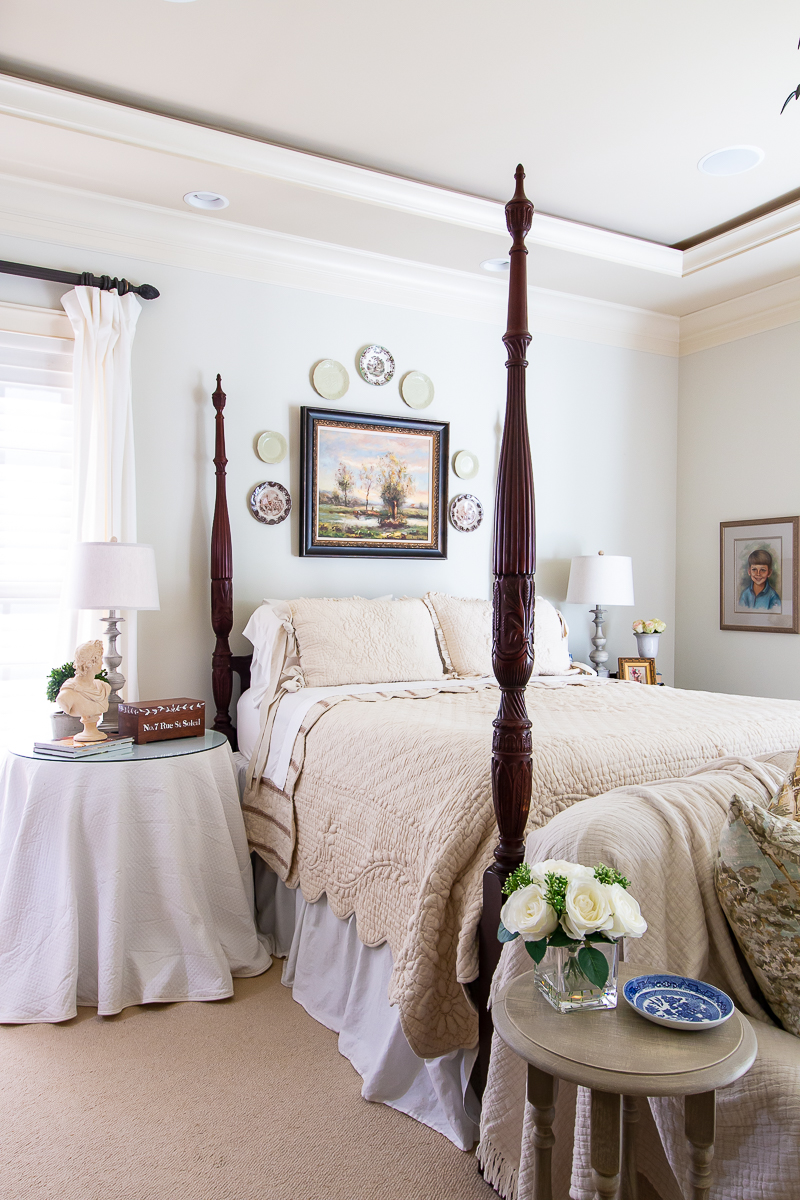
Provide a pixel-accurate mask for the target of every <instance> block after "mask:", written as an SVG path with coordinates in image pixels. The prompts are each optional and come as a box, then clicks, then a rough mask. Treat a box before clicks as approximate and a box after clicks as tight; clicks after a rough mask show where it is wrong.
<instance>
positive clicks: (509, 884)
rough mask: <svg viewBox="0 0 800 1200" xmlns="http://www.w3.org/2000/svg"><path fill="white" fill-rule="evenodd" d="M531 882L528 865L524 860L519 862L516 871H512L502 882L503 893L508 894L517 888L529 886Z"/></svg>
mask: <svg viewBox="0 0 800 1200" xmlns="http://www.w3.org/2000/svg"><path fill="white" fill-rule="evenodd" d="M532 883H533V880H532V879H531V869H530V867H529V866H528V864H527V863H526V862H524V863H520V864H519V866H518V867H517V869H516V871H512V872H511V874H510V875H509V877H508V879H507V880H506V881H505V883H504V884H503V895H504V896H510V895H511V893H512V892H516V891H517V889H518V888H523V887H529V885H530V884H532Z"/></svg>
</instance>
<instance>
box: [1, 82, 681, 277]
mask: <svg viewBox="0 0 800 1200" xmlns="http://www.w3.org/2000/svg"><path fill="white" fill-rule="evenodd" d="M0 112H2V113H6V114H7V115H9V116H13V117H18V118H21V119H23V120H26V121H35V122H38V123H40V124H46V125H55V126H58V127H59V128H62V129H70V130H73V131H75V132H78V133H83V134H88V135H90V136H92V137H99V138H105V139H107V140H110V141H115V142H123V143H125V144H127V145H131V146H139V147H141V148H144V149H147V150H155V151H159V152H160V153H163V154H171V155H177V156H180V157H181V158H189V159H192V160H194V161H196V162H203V163H210V164H214V165H217V166H224V167H231V168H233V169H235V170H237V171H244V172H247V173H248V174H251V175H260V176H263V177H266V178H270V179H280V180H282V181H283V182H286V183H293V184H298V185H300V186H302V187H308V188H313V189H315V190H317V191H322V192H328V193H331V194H334V195H337V196H344V197H346V198H348V199H350V200H355V201H360V202H362V203H366V204H377V205H380V206H381V207H384V208H390V209H394V210H396V211H398V212H403V213H409V214H411V215H413V216H418V217H426V218H429V219H432V220H436V221H446V222H449V223H451V224H454V225H463V226H466V227H467V228H469V229H477V230H480V231H481V232H484V233H492V234H495V235H499V236H501V237H506V236H507V230H506V221H505V209H504V206H503V205H502V204H501V203H499V202H498V201H496V200H487V199H485V198H484V197H481V196H472V195H468V194H466V193H463V192H455V191H450V190H448V189H446V188H439V187H434V186H432V185H431V184H427V183H419V182H418V181H416V180H413V179H403V178H401V177H399V176H396V175H387V174H384V173H383V172H380V171H373V170H370V169H368V168H367V167H359V166H354V165H353V164H352V163H345V162H338V161H336V160H334V159H330V158H323V157H321V156H320V155H315V154H308V153H306V152H304V151H300V150H293V149H291V148H289V147H287V146H278V145H274V144H272V143H269V142H263V141H259V140H257V139H255V138H248V137H244V136H243V135H241V134H235V133H229V132H226V131H224V130H220V129H212V128H209V127H208V126H205V125H196V124H193V123H191V122H189V121H180V120H178V119H176V118H175V117H167V116H163V115H161V114H158V113H152V112H146V111H144V110H142V109H137V108H128V107H126V106H124V105H121V104H112V103H111V102H110V101H108V100H99V99H96V98H94V97H91V96H84V95H81V94H79V93H77V92H68V91H64V90H62V89H60V88H54V87H48V86H46V85H45V84H41V83H33V82H31V81H29V80H24V79H18V78H16V77H14V76H11V75H0ZM528 241H529V243H536V244H538V245H541V246H548V247H551V248H553V249H556V250H563V251H566V252H568V253H572V254H581V255H585V256H588V257H590V258H599V259H604V260H605V261H607V262H615V263H620V264H622V265H624V266H629V267H638V268H640V269H642V270H646V271H656V272H658V273H661V274H666V275H676V276H680V274H681V271H682V266H683V252H682V251H680V250H675V249H673V248H672V247H671V246H662V245H660V244H659V243H657V242H648V241H644V240H643V239H641V238H635V237H629V236H628V235H627V234H622V233H614V232H613V231H611V230H607V229H596V228H594V227H593V226H590V225H582V224H580V223H578V222H575V221H567V220H565V219H564V218H562V217H553V216H549V215H547V214H546V213H535V214H534V218H533V227H532V229H531V232H530V234H529V236H528Z"/></svg>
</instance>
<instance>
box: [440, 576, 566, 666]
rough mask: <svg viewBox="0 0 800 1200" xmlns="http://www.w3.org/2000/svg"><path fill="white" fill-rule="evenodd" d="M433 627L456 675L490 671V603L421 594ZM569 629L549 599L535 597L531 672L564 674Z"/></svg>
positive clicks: (447, 660) (441, 593)
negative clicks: (431, 618)
mask: <svg viewBox="0 0 800 1200" xmlns="http://www.w3.org/2000/svg"><path fill="white" fill-rule="evenodd" d="M423 599H424V601H425V603H426V604H427V606H428V608H429V610H430V613H431V616H432V617H433V620H434V624H435V626H436V632H437V636H438V639H439V649H440V651H441V653H442V658H443V660H444V664H445V669H446V670H447V671H454V672H455V673H456V675H491V674H492V602H491V600H472V599H464V598H462V597H460V596H447V595H445V594H444V593H443V592H428V593H427V595H426V596H424V597H423ZM568 635H569V629H568V628H567V623H566V621H565V620H564V618H563V617H562V615H561V613H560V612H559V611H558V609H557V608H554V607H553V605H552V604H551V603H550V601H549V600H545V599H544V598H543V597H541V596H537V597H536V602H535V616H534V633H533V650H534V664H533V674H534V675H566V674H567V672H568V671H569V669H570V657H569V642H568Z"/></svg>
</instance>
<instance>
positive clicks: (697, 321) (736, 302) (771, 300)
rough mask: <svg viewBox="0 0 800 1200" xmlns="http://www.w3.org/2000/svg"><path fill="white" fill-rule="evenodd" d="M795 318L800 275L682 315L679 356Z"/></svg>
mask: <svg viewBox="0 0 800 1200" xmlns="http://www.w3.org/2000/svg"><path fill="white" fill-rule="evenodd" d="M794 321H800V276H796V277H795V278H794V279H785V280H783V282H781V283H774V284H772V285H771V286H770V287H766V288H759V290H758V291H755V292H748V293H747V295H745V296H737V297H736V298H735V299H733V300H724V301H723V302H722V304H714V305H712V306H711V307H710V308H704V309H700V310H699V311H698V312H693V313H688V314H687V315H686V316H685V317H681V321H680V352H681V356H684V355H686V354H697V352H698V351H700V350H709V349H711V347H712V346H722V345H724V344H725V343H726V342H736V341H739V339H740V338H745V337H751V336H752V335H753V334H754V333H766V332H767V331H768V330H770V329H779V328H780V327H781V326H782V325H791V324H792V323H793V322H794Z"/></svg>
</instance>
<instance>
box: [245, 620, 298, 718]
mask: <svg viewBox="0 0 800 1200" xmlns="http://www.w3.org/2000/svg"><path fill="white" fill-rule="evenodd" d="M291 617H292V614H291V612H290V610H289V606H288V604H287V603H286V601H285V600H265V601H264V603H263V604H261V605H260V606H259V607H258V608H257V609H256V611H255V612H254V613H253V615H252V616H251V618H250V620H249V621H248V622H247V624H246V625H245V627H244V629H243V631H242V632H243V634H244V636H245V637H246V638H247V640H248V641H249V642H252V643H253V659H252V662H251V663H250V692H251V695H250V700H251V701H252V703H253V704H254V705H256V707H258V705H260V704H261V701H262V700H263V699H264V696H265V694H266V692H267V690H268V688H269V684H270V674H271V670H272V653H273V649H274V646H275V642H276V640H277V637H278V634H279V633H280V631H281V627H282V626H283V623H284V622H285V621H291Z"/></svg>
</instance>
